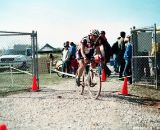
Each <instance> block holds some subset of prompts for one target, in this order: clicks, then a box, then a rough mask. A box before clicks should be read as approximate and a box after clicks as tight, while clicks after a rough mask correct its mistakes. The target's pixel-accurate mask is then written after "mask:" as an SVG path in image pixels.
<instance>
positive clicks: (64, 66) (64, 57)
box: [62, 42, 70, 77]
mask: <svg viewBox="0 0 160 130" xmlns="http://www.w3.org/2000/svg"><path fill="white" fill-rule="evenodd" d="M68 48H69V44H68V43H67V42H65V43H64V49H63V52H62V62H63V64H62V72H67V73H69V59H70V52H69V50H68ZM62 77H64V75H62Z"/></svg>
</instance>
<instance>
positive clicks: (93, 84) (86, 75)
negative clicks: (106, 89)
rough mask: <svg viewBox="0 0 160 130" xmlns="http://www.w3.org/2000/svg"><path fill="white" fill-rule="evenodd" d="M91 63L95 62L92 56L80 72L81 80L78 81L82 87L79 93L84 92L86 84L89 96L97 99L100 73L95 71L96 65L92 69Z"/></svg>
mask: <svg viewBox="0 0 160 130" xmlns="http://www.w3.org/2000/svg"><path fill="white" fill-rule="evenodd" d="M92 63H95V60H94V58H92V59H91V62H90V63H89V64H87V66H86V67H85V70H84V72H83V74H82V81H81V82H80V87H81V88H82V90H81V95H83V94H84V90H85V87H86V86H87V88H88V93H89V96H90V97H91V98H92V99H98V97H99V96H100V93H101V89H102V82H101V76H100V73H99V71H97V66H96V68H95V69H93V68H92ZM87 69H88V70H87Z"/></svg>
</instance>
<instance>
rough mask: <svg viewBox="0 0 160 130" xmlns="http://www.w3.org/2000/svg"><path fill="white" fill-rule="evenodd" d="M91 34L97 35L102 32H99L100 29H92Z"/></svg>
mask: <svg viewBox="0 0 160 130" xmlns="http://www.w3.org/2000/svg"><path fill="white" fill-rule="evenodd" d="M90 34H91V35H95V36H99V35H100V33H99V31H98V30H97V29H93V30H91V32H90Z"/></svg>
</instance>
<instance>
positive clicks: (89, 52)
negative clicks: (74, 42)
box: [76, 36, 95, 60]
mask: <svg viewBox="0 0 160 130" xmlns="http://www.w3.org/2000/svg"><path fill="white" fill-rule="evenodd" d="M80 44H82V45H83V46H84V53H85V55H86V57H87V58H88V59H90V58H91V57H93V54H94V50H95V44H94V42H93V41H91V39H90V38H89V36H86V37H84V38H83V39H82V40H81V42H80ZM80 46H81V45H80ZM76 57H77V59H78V60H79V59H83V56H82V54H81V49H80V48H79V49H78V50H77V53H76Z"/></svg>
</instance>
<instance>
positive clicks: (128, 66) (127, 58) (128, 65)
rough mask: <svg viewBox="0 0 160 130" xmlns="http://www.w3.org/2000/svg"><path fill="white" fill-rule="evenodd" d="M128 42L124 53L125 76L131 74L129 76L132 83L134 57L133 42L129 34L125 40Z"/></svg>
mask: <svg viewBox="0 0 160 130" xmlns="http://www.w3.org/2000/svg"><path fill="white" fill-rule="evenodd" d="M124 41H125V42H126V44H127V47H126V50H125V53H124V60H125V68H124V76H130V77H129V83H130V84H131V83H132V79H131V75H132V70H131V58H132V48H133V47H132V43H131V41H130V36H127V37H126V38H125V40H124Z"/></svg>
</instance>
